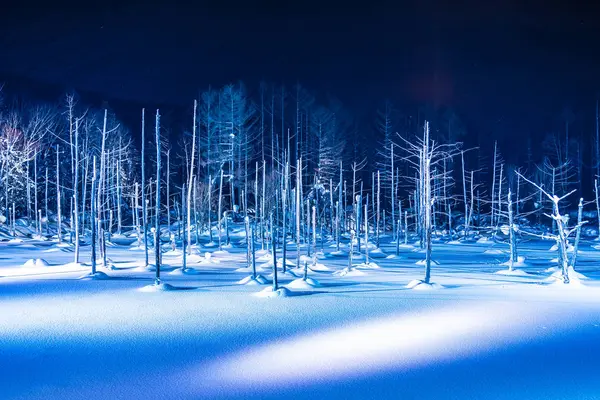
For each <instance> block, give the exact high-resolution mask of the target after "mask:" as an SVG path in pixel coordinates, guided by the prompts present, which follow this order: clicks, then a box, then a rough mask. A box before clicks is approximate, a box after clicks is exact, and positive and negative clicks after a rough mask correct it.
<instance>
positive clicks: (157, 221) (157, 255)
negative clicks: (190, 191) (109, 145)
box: [154, 110, 161, 285]
mask: <svg viewBox="0 0 600 400" xmlns="http://www.w3.org/2000/svg"><path fill="white" fill-rule="evenodd" d="M155 207H156V211H155V213H156V215H155V220H154V229H155V242H154V255H155V263H156V280H155V284H156V285H158V284H160V256H161V253H160V114H159V112H158V110H156V203H155Z"/></svg>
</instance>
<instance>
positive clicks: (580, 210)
mask: <svg viewBox="0 0 600 400" xmlns="http://www.w3.org/2000/svg"><path fill="white" fill-rule="evenodd" d="M582 220H583V198H580V199H579V205H578V206H577V233H576V234H575V248H574V249H573V259H572V260H571V266H572V267H573V268H575V265H576V264H577V253H578V252H579V239H580V238H581V224H582Z"/></svg>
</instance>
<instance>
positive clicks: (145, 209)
mask: <svg viewBox="0 0 600 400" xmlns="http://www.w3.org/2000/svg"><path fill="white" fill-rule="evenodd" d="M145 114H146V111H145V109H144V108H142V167H141V169H142V187H141V190H142V219H143V221H142V223H143V224H144V266H146V267H147V266H148V200H147V199H146V189H145V186H146V163H145V157H146V156H145V153H146V150H145V148H146V138H145V134H146V129H145V128H146V118H145Z"/></svg>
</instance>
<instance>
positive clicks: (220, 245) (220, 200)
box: [217, 169, 223, 251]
mask: <svg viewBox="0 0 600 400" xmlns="http://www.w3.org/2000/svg"><path fill="white" fill-rule="evenodd" d="M222 207H223V169H221V179H220V182H219V208H218V210H219V211H218V213H217V218H218V219H217V225H218V230H219V250H220V251H221V250H223V240H222V236H223V235H222V233H221V218H222V215H221V213H222Z"/></svg>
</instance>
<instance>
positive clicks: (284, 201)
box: [281, 188, 287, 274]
mask: <svg viewBox="0 0 600 400" xmlns="http://www.w3.org/2000/svg"><path fill="white" fill-rule="evenodd" d="M286 190H287V188H286V189H283V195H282V196H281V212H282V224H281V227H282V232H281V233H282V239H281V240H282V243H281V247H282V250H281V254H282V257H283V260H282V264H281V270H282V271H283V273H284V274H285V273H286V270H287V268H286V264H287V218H286V217H287V192H286Z"/></svg>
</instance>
